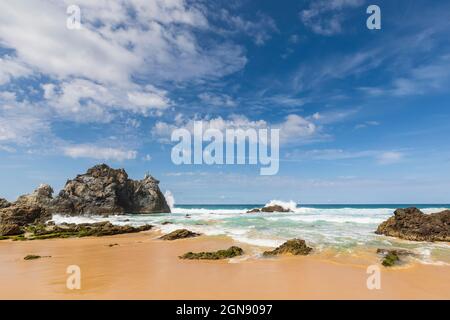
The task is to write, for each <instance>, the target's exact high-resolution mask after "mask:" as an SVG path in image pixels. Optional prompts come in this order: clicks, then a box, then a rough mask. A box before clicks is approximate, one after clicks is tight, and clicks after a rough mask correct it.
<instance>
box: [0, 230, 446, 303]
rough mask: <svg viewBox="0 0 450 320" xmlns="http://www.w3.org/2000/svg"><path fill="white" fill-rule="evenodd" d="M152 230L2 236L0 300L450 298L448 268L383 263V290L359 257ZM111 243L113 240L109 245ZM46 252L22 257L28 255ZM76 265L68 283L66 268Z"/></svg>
mask: <svg viewBox="0 0 450 320" xmlns="http://www.w3.org/2000/svg"><path fill="white" fill-rule="evenodd" d="M157 237H158V233H156V232H154V231H151V232H143V233H139V234H128V235H119V236H112V237H102V238H81V239H55V240H39V241H16V242H13V241H9V240H3V241H0V287H1V290H0V299H450V267H448V266H432V265H421V264H412V265H408V266H406V267H401V268H393V269H385V268H383V267H381V266H380V269H381V290H369V289H367V286H366V281H367V278H368V276H369V275H368V274H367V273H366V270H367V267H368V266H369V265H371V264H373V263H375V262H377V261H378V260H377V257H376V255H375V253H373V254H368V255H367V256H365V257H357V256H356V257H355V256H353V257H352V256H350V257H342V258H338V259H336V258H333V259H332V258H330V257H329V255H327V254H315V255H311V256H307V257H281V258H274V259H261V258H256V257H253V255H254V254H255V249H254V248H252V247H249V246H246V245H243V244H239V243H236V242H234V241H233V240H231V239H229V238H225V237H203V236H202V237H199V238H194V239H186V240H176V241H162V240H157ZM110 244H117V245H115V246H111V247H110V246H109V245H110ZM231 245H239V246H241V247H242V248H243V249H244V250H245V251H246V254H247V255H249V256H250V257H248V256H247V257H244V259H242V258H237V259H233V260H231V261H184V260H180V259H178V256H179V255H181V254H183V253H186V252H188V251H211V250H218V249H226V248H228V247H229V246H231ZM29 254H35V255H40V256H51V257H47V258H41V259H38V260H28V261H26V260H24V259H23V258H24V257H25V256H26V255H29ZM69 265H78V266H79V267H80V268H81V289H80V290H69V289H67V287H66V280H67V278H68V277H69V275H68V274H66V269H67V267H68V266H69Z"/></svg>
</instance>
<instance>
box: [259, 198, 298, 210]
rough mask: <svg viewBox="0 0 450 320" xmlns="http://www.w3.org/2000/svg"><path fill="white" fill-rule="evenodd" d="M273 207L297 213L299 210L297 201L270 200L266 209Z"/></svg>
mask: <svg viewBox="0 0 450 320" xmlns="http://www.w3.org/2000/svg"><path fill="white" fill-rule="evenodd" d="M271 206H280V207H283V208H285V209H289V210H291V211H295V210H296V209H297V203H295V201H292V200H291V201H288V202H286V201H281V200H270V201H269V202H268V203H266V205H265V207H271Z"/></svg>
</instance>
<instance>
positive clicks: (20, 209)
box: [0, 204, 51, 227]
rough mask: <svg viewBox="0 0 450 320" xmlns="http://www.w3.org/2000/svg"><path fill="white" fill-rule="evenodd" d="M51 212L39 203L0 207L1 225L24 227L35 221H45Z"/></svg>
mask: <svg viewBox="0 0 450 320" xmlns="http://www.w3.org/2000/svg"><path fill="white" fill-rule="evenodd" d="M50 219H51V214H49V213H48V212H47V210H45V209H44V208H42V207H40V206H37V205H24V204H14V205H12V206H10V207H7V208H4V209H0V225H17V226H19V227H23V226H26V225H29V224H33V223H45V222H46V221H48V220H50Z"/></svg>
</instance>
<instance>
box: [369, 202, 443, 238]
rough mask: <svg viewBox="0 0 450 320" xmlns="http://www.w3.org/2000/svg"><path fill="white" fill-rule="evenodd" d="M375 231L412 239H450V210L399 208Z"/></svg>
mask: <svg viewBox="0 0 450 320" xmlns="http://www.w3.org/2000/svg"><path fill="white" fill-rule="evenodd" d="M375 233H376V234H383V235H386V236H391V237H397V238H400V239H405V240H411V241H432V242H433V241H450V210H446V211H442V212H438V213H433V214H424V213H423V212H422V211H420V210H419V209H417V208H407V209H397V210H395V212H394V216H393V217H391V218H389V219H388V220H386V221H385V222H383V223H382V224H380V225H379V226H378V229H377V231H376V232H375Z"/></svg>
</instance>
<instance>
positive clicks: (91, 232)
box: [20, 221, 152, 240]
mask: <svg viewBox="0 0 450 320" xmlns="http://www.w3.org/2000/svg"><path fill="white" fill-rule="evenodd" d="M151 228H152V226H151V225H144V226H141V227H132V226H128V225H126V226H117V225H113V224H112V223H110V222H108V221H105V222H97V223H82V224H74V223H63V224H60V225H55V224H52V223H48V224H35V225H29V226H27V227H24V228H22V230H23V231H24V234H23V235H21V238H20V240H44V239H56V238H82V237H104V236H112V235H117V234H124V233H136V232H141V231H147V230H150V229H151Z"/></svg>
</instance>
